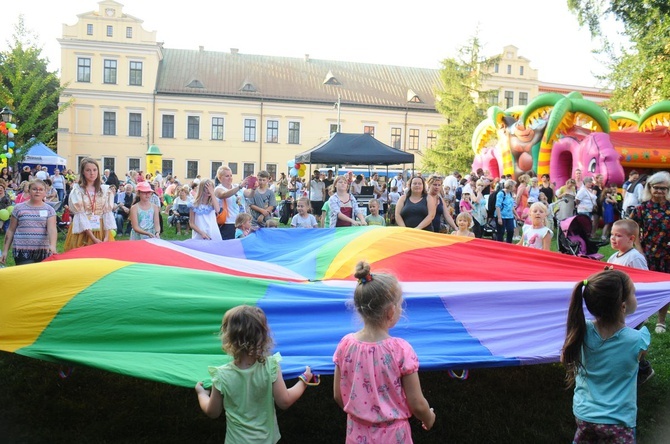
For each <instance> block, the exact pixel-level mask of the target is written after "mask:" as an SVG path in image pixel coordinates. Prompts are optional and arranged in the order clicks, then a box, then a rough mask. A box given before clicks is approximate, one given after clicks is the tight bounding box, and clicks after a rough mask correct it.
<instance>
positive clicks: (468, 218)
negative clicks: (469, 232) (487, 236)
mask: <svg viewBox="0 0 670 444" xmlns="http://www.w3.org/2000/svg"><path fill="white" fill-rule="evenodd" d="M463 219H465V220H466V221H468V227H471V226H472V224H473V221H472V216H471V215H470V213H466V212H463V213H458V216H456V223H458V221H459V220H463Z"/></svg>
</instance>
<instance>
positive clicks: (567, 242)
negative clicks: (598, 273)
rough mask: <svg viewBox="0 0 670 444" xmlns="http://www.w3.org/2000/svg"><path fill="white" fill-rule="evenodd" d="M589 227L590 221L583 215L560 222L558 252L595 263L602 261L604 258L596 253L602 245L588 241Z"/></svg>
mask: <svg viewBox="0 0 670 444" xmlns="http://www.w3.org/2000/svg"><path fill="white" fill-rule="evenodd" d="M591 227H592V225H591V219H590V218H589V217H588V216H584V215H583V214H578V215H576V216H572V217H568V218H567V219H564V220H562V221H561V222H560V223H559V230H558V251H560V252H561V253H565V254H572V255H573V256H577V257H585V258H588V259H594V260H596V261H599V260H602V259H603V258H604V257H605V256H604V255H602V254H600V253H598V249H599V248H600V247H601V246H602V244H599V243H598V242H594V241H592V240H591V239H589V234H590V233H591Z"/></svg>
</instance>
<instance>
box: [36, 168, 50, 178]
mask: <svg viewBox="0 0 670 444" xmlns="http://www.w3.org/2000/svg"><path fill="white" fill-rule="evenodd" d="M35 178H36V179H39V180H47V179H48V178H49V171H48V169H47V167H42V169H41V170H39V171H38V172H36V173H35Z"/></svg>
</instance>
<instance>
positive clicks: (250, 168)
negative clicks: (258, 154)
mask: <svg viewBox="0 0 670 444" xmlns="http://www.w3.org/2000/svg"><path fill="white" fill-rule="evenodd" d="M253 175H254V164H253V163H245V164H244V177H249V176H253Z"/></svg>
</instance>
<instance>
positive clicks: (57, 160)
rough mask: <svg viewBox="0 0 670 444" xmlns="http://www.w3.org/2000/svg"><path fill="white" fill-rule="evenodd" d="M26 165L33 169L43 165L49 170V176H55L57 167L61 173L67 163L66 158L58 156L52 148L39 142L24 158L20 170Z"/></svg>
mask: <svg viewBox="0 0 670 444" xmlns="http://www.w3.org/2000/svg"><path fill="white" fill-rule="evenodd" d="M25 165H28V166H29V167H31V168H35V167H36V166H37V165H42V166H45V167H47V168H48V169H49V174H53V172H54V169H55V168H56V167H58V168H59V169H60V170H61V171H62V170H64V169H65V166H66V165H67V161H66V160H65V158H64V157H61V156H59V155H58V154H56V153H55V152H54V151H53V150H52V149H51V148H49V147H48V146H46V145H45V144H43V143H42V142H39V141H38V142H35V144H34V145H33V146H31V147H30V148H29V149H28V151H27V152H26V154H25V156H23V162H22V163H21V164H20V165H19V168H23V167H24V166H25Z"/></svg>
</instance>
